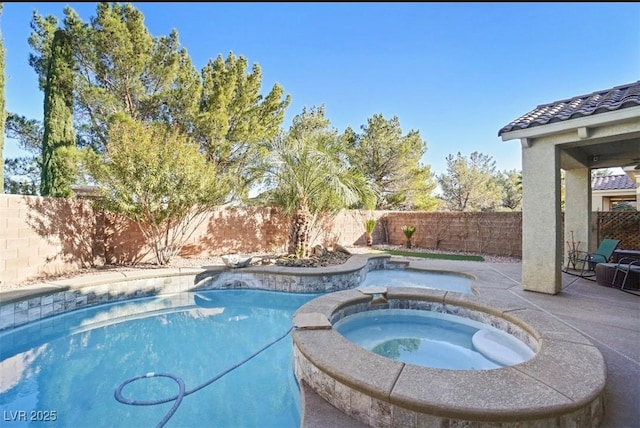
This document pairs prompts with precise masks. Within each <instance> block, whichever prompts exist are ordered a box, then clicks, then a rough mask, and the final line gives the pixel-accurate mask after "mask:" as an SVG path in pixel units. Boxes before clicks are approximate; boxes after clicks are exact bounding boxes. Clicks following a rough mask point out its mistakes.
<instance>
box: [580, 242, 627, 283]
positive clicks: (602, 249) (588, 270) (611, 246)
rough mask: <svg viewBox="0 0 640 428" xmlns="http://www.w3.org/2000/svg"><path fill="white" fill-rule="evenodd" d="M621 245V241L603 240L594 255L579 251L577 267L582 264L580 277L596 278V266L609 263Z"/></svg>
mask: <svg viewBox="0 0 640 428" xmlns="http://www.w3.org/2000/svg"><path fill="white" fill-rule="evenodd" d="M619 243H620V240H619V239H603V240H602V242H600V245H599V246H598V249H597V250H596V251H595V252H593V253H589V252H586V251H578V252H577V254H576V259H575V260H576V265H578V264H579V263H582V268H581V270H580V275H578V276H580V277H582V278H586V277H590V276H595V274H596V265H597V264H598V263H607V262H608V261H609V259H610V258H611V256H612V255H613V252H614V251H615V250H616V248H618V244H619Z"/></svg>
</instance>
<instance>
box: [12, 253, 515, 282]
mask: <svg viewBox="0 0 640 428" xmlns="http://www.w3.org/2000/svg"><path fill="white" fill-rule="evenodd" d="M371 249H374V250H401V251H412V252H429V253H441V254H464V255H481V256H482V257H484V259H485V261H486V262H489V263H520V262H521V260H520V259H519V258H515V257H502V256H492V255H487V254H477V253H462V252H454V251H439V250H435V249H431V248H411V249H409V248H405V247H403V246H400V245H374V246H372V247H365V246H352V247H346V250H348V251H349V252H350V253H351V254H366V253H368V252H369V251H370V250H371ZM243 256H251V257H252V258H253V260H252V261H251V264H252V265H260V264H263V262H262V260H263V259H264V260H269V261H270V263H268V264H276V265H280V266H288V267H322V266H331V265H340V264H342V263H344V262H346V261H347V260H348V259H349V257H351V256H350V255H349V254H346V253H344V252H340V251H329V252H327V253H326V254H325V255H323V256H317V257H310V258H307V259H300V260H295V259H291V258H287V257H285V256H282V255H274V254H266V253H246V254H243ZM264 264H267V263H264ZM203 266H224V262H223V261H222V258H221V257H219V256H214V257H206V258H188V259H187V258H182V257H176V258H174V259H173V260H172V261H171V263H170V264H169V265H166V266H157V265H154V264H150V263H140V264H138V265H135V266H113V265H107V266H100V267H94V268H86V269H82V270H80V271H76V272H73V273H70V274H61V275H56V276H48V277H40V278H33V279H31V280H28V281H23V282H21V283H18V284H0V291H5V290H11V289H16V288H20V287H23V286H26V285H31V284H35V283H39V282H44V281H53V280H56V279H64V278H72V277H77V276H84V275H97V274H101V273H105V272H127V271H133V270H139V269H160V268H180V267H197V268H200V267H203Z"/></svg>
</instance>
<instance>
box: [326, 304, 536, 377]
mask: <svg viewBox="0 0 640 428" xmlns="http://www.w3.org/2000/svg"><path fill="white" fill-rule="evenodd" d="M333 328H334V329H335V330H336V331H337V332H338V333H340V334H342V335H343V336H344V337H346V338H347V339H348V340H350V341H351V342H353V343H355V344H357V345H359V346H361V347H362V348H364V349H366V350H368V351H371V352H374V353H376V354H378V355H382V356H383V357H387V358H391V359H393V360H396V361H402V362H405V363H409V364H416V365H419V366H425V367H433V368H440V369H451V370H492V369H497V368H501V367H506V366H508V365H514V364H518V363H522V362H524V361H526V360H528V359H530V358H532V357H533V355H534V352H533V350H531V348H529V347H528V346H527V345H525V344H524V343H523V342H521V341H520V340H518V339H516V338H515V337H513V336H511V335H509V334H507V333H506V332H504V331H502V330H499V329H497V328H495V327H492V326H490V325H488V324H484V323H481V322H478V321H474V320H471V319H468V318H464V317H459V316H455V315H451V314H446V313H441V312H435V311H421V310H415V309H378V310H371V311H366V312H360V313H357V314H353V315H349V316H347V317H345V318H342V319H341V320H339V321H338V322H336V323H335V324H334V326H333Z"/></svg>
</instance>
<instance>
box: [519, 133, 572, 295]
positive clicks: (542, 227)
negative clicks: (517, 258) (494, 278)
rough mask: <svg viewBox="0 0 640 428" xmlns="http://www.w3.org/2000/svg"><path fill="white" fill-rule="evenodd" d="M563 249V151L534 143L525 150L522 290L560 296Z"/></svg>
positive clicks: (550, 145) (549, 145)
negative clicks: (561, 206)
mask: <svg viewBox="0 0 640 428" xmlns="http://www.w3.org/2000/svg"><path fill="white" fill-rule="evenodd" d="M562 249H563V246H562V218H561V212H560V154H559V150H558V148H557V147H556V146H555V145H553V144H544V143H534V144H532V145H531V146H530V147H526V148H523V150H522V288H523V289H525V290H530V291H537V292H541V293H547V294H556V293H558V292H560V290H561V289H562V277H561V267H562Z"/></svg>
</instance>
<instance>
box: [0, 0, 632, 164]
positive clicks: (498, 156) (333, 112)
mask: <svg viewBox="0 0 640 428" xmlns="http://www.w3.org/2000/svg"><path fill="white" fill-rule="evenodd" d="M67 4H68V5H70V6H71V7H72V8H73V9H75V10H76V12H78V14H79V15H80V17H81V18H82V19H83V20H84V21H85V22H88V21H89V19H90V18H91V17H92V16H95V11H96V3H10V2H9V3H5V4H4V10H3V13H2V17H1V18H0V25H1V29H2V34H3V38H4V46H5V49H6V97H7V101H6V108H7V110H8V111H11V112H15V113H18V114H22V115H26V116H28V117H32V118H36V119H40V120H42V103H43V94H42V93H41V92H40V91H39V90H38V87H37V79H36V74H35V72H34V71H33V69H32V68H31V67H30V66H29V65H28V54H29V52H30V48H29V45H28V43H27V38H28V37H29V33H30V31H31V29H30V27H29V22H30V20H31V15H32V12H33V10H34V9H35V10H37V11H38V12H39V13H40V14H41V15H49V14H53V15H56V16H58V17H59V18H60V19H61V18H62V17H63V14H62V11H63V8H64V6H65V5H67ZM133 4H134V5H135V6H136V8H138V9H139V10H140V11H141V12H142V13H143V14H144V16H145V23H146V25H147V27H148V28H149V30H150V32H151V33H152V34H153V35H155V36H159V35H166V34H168V33H169V32H170V31H171V29H173V28H175V29H176V30H177V31H178V34H179V38H180V42H181V44H182V45H183V46H184V47H186V49H187V50H188V52H189V53H190V55H191V58H192V60H193V63H194V65H195V66H196V67H197V68H198V69H201V68H202V67H203V66H204V65H205V64H206V63H207V61H208V60H209V59H211V58H215V57H216V56H217V55H218V54H222V55H223V56H224V57H226V56H227V54H228V53H229V52H230V51H231V52H233V53H234V54H236V55H242V56H244V57H245V58H247V60H248V61H249V63H250V64H254V63H257V64H259V65H260V67H261V68H262V72H263V82H262V83H263V93H264V94H266V93H267V92H268V91H269V90H270V89H271V87H272V86H273V84H274V83H275V82H278V83H279V84H280V85H282V87H283V88H284V90H285V92H286V93H287V94H290V95H291V97H292V102H291V105H290V107H289V109H288V112H287V115H286V118H285V123H284V126H285V127H286V128H288V127H289V125H290V124H291V119H292V118H293V116H295V115H296V114H299V113H300V112H301V111H302V108H303V107H305V106H306V107H312V106H320V105H324V106H325V109H326V115H327V117H328V118H329V119H330V120H331V123H332V125H333V126H334V127H336V128H337V129H338V130H339V131H344V129H345V128H346V127H347V126H351V127H352V128H354V129H355V130H356V131H360V126H361V125H364V124H366V122H367V119H368V118H369V117H371V116H373V115H374V114H376V113H381V114H382V115H383V116H384V117H385V118H387V119H389V118H391V117H393V116H397V117H398V118H399V120H400V125H401V126H402V130H403V132H404V133H406V132H408V131H409V130H412V129H413V130H417V131H419V132H420V135H421V136H422V138H423V139H424V140H426V142H427V152H426V154H425V156H424V157H423V163H424V164H428V165H431V168H432V171H433V172H435V173H436V174H442V173H445V172H446V161H445V157H446V156H447V155H448V154H454V155H455V154H456V153H457V152H461V153H462V154H463V155H465V156H468V155H469V154H470V153H471V152H473V151H479V152H482V153H484V154H487V155H490V156H491V157H493V159H494V160H495V161H496V165H497V168H498V169H499V170H507V169H517V170H520V169H521V168H522V163H521V158H520V143H519V142H518V141H509V142H502V140H501V139H500V138H499V137H498V130H499V129H500V128H501V127H503V126H504V125H506V124H508V123H509V122H510V121H512V120H513V119H516V118H517V117H519V116H520V115H522V114H524V113H526V112H528V111H530V110H531V109H533V108H535V107H536V106H537V105H539V104H545V103H549V102H553V101H557V100H561V99H564V98H569V97H572V96H575V95H582V94H586V93H591V92H593V91H597V90H601V89H608V88H611V87H613V86H617V85H621V84H625V83H630V82H635V81H637V80H639V79H640V3H637V2H636V3H390V2H387V3H339V2H332V3H186V2H183V3H179V2H174V3H135V2H134V3H133ZM20 154H21V152H20V151H19V150H18V149H17V147H16V144H15V141H11V140H9V141H7V142H6V147H5V157H7V158H9V157H14V156H17V155H20Z"/></svg>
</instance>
